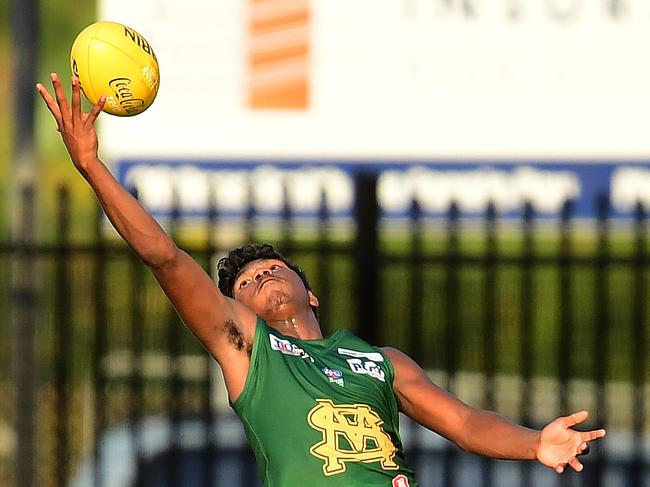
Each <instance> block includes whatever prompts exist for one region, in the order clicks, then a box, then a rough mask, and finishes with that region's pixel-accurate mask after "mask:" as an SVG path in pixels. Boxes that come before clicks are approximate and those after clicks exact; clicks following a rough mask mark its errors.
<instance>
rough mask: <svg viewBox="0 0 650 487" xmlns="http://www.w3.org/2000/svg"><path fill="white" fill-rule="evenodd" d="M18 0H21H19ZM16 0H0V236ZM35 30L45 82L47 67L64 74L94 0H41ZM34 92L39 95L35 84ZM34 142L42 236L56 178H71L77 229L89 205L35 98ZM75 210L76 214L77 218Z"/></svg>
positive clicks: (9, 144) (5, 205)
mask: <svg viewBox="0 0 650 487" xmlns="http://www.w3.org/2000/svg"><path fill="white" fill-rule="evenodd" d="M18 1H20V0H18ZM15 4H16V0H0V72H3V73H9V76H7V77H5V78H4V80H3V82H2V83H0V100H2V102H1V103H0V161H1V162H0V238H2V237H5V236H6V235H7V226H8V222H9V218H10V211H11V208H10V201H9V196H10V192H9V185H10V184H11V176H12V164H11V157H12V148H13V136H14V134H13V124H12V122H11V121H12V118H13V114H14V111H15V106H14V103H13V93H14V86H15V85H14V83H20V82H21V80H17V79H15V77H14V73H15V69H14V67H15V66H16V63H19V62H20V59H16V58H15V56H14V53H13V50H12V25H11V19H12V15H13V5H15ZM39 6H40V9H41V11H40V32H39V33H38V36H39V45H40V52H39V56H40V57H39V71H38V72H39V79H40V80H42V81H43V82H45V83H46V84H47V85H48V86H50V84H49V73H50V72H52V71H56V72H58V73H60V74H61V76H62V77H65V78H67V77H68V76H69V73H70V67H69V55H70V47H71V45H72V42H73V41H74V38H75V36H76V34H77V33H78V32H79V31H81V30H82V29H83V28H84V27H85V26H86V25H88V24H90V23H92V22H93V21H95V20H96V0H75V1H74V2H72V1H70V2H66V1H63V2H62V1H60V0H41V1H40V2H39ZM34 96H38V95H37V93H36V90H34ZM36 120H37V128H36V144H37V150H38V157H39V161H38V164H39V168H40V171H41V174H42V178H40V180H39V188H38V191H39V193H40V196H41V197H40V198H39V202H40V207H39V210H40V216H39V234H41V235H43V236H46V235H49V234H50V233H51V228H50V226H51V225H49V224H47V223H46V222H53V221H54V219H53V218H52V216H53V215H52V214H51V208H52V207H53V206H54V205H53V204H52V197H53V194H54V192H55V191H56V188H57V187H58V186H59V185H60V184H64V183H65V184H70V185H71V186H72V189H73V194H72V197H73V207H74V208H75V212H76V213H77V214H78V215H75V218H74V219H73V221H74V224H73V227H74V228H73V233H74V234H78V233H79V231H80V230H81V234H83V233H84V232H83V230H82V229H83V228H84V227H86V226H87V225H86V221H87V217H88V216H89V215H90V214H91V213H92V211H93V208H94V206H93V205H92V204H91V202H92V200H91V198H90V194H89V192H88V190H87V188H86V187H85V184H84V183H83V181H81V180H80V178H79V177H78V176H77V175H76V173H75V172H74V171H73V170H72V169H71V168H70V166H69V160H68V157H67V153H66V152H65V149H64V147H63V144H61V139H60V137H59V135H58V133H57V132H56V131H55V130H54V129H53V123H52V120H51V116H50V114H49V113H48V112H47V109H46V108H45V106H44V105H43V104H41V103H38V104H37V118H36ZM77 216H78V218H77Z"/></svg>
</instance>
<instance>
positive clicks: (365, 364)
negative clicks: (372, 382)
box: [348, 358, 386, 382]
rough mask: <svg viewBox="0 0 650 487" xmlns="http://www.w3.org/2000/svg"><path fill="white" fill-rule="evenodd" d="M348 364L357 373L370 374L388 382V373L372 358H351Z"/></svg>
mask: <svg viewBox="0 0 650 487" xmlns="http://www.w3.org/2000/svg"><path fill="white" fill-rule="evenodd" d="M348 365H350V370H351V371H352V372H354V373H355V374H363V375H369V376H370V377H374V378H375V379H378V380H380V381H382V382H386V374H384V371H383V370H381V367H379V366H378V365H377V364H376V363H374V362H373V361H371V360H366V361H364V360H361V359H359V358H349V359H348Z"/></svg>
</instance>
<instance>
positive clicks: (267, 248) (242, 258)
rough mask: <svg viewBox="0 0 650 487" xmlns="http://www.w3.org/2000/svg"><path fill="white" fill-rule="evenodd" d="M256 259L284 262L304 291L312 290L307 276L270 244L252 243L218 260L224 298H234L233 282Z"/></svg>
mask: <svg viewBox="0 0 650 487" xmlns="http://www.w3.org/2000/svg"><path fill="white" fill-rule="evenodd" d="M257 259H277V260H281V261H282V262H284V263H285V264H286V265H287V267H289V269H291V270H292V271H294V272H295V273H296V274H298V277H300V280H301V281H302V283H303V284H304V285H305V289H308V290H310V291H311V290H312V289H311V286H310V285H309V281H308V280H307V276H306V275H305V273H304V272H303V270H302V269H301V268H300V267H298V266H297V265H296V264H294V263H293V262H291V261H290V260H289V259H287V258H286V257H284V256H283V255H281V254H280V253H278V251H276V250H275V249H274V248H273V246H272V245H271V244H268V243H253V244H245V245H242V246H241V247H237V248H234V249H232V250H230V251H229V252H228V255H227V256H226V257H223V258H221V259H220V260H219V263H218V264H217V271H218V275H219V289H220V290H221V293H222V294H223V295H224V296H228V297H230V298H232V297H233V296H234V293H233V287H234V285H235V280H236V279H237V276H239V273H240V272H241V271H242V269H243V268H244V267H245V266H246V264H248V263H249V262H252V261H254V260H257ZM312 310H313V311H314V314H315V315H316V318H318V308H316V307H314V306H312Z"/></svg>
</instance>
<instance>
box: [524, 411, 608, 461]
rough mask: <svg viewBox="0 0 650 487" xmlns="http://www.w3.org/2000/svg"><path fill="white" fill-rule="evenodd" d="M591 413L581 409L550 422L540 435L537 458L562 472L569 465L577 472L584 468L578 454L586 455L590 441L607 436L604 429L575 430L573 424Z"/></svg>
mask: <svg viewBox="0 0 650 487" xmlns="http://www.w3.org/2000/svg"><path fill="white" fill-rule="evenodd" d="M588 415H589V413H587V411H580V412H577V413H573V414H572V415H570V416H564V417H561V418H557V419H556V420H555V421H553V422H552V423H549V424H548V425H547V426H546V427H545V428H544V429H543V430H542V433H541V435H540V437H539V442H538V445H537V452H536V454H537V459H538V460H539V461H540V462H541V463H543V464H544V465H546V466H547V467H550V468H552V469H554V470H555V471H556V472H557V473H562V472H564V470H565V469H566V466H567V465H569V466H570V467H571V468H573V470H575V471H576V472H580V471H582V469H583V465H582V463H580V461H579V460H578V455H584V454H586V453H588V451H589V442H590V441H593V440H597V439H598V438H602V437H603V436H605V430H604V429H598V430H593V431H575V430H574V429H572V426H575V425H577V424H579V423H582V422H583V421H584V420H585V419H587V416H588Z"/></svg>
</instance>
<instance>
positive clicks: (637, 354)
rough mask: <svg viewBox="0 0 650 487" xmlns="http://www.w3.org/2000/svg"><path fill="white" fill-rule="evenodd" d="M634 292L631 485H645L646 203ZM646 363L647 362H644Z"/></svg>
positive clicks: (637, 218) (638, 226)
mask: <svg viewBox="0 0 650 487" xmlns="http://www.w3.org/2000/svg"><path fill="white" fill-rule="evenodd" d="M634 236H635V239H634V240H635V245H634V247H635V248H634V260H633V262H634V264H633V280H634V296H633V302H632V306H633V308H632V336H633V341H632V356H633V364H634V365H633V366H632V384H633V386H634V397H633V405H634V406H633V407H634V416H633V420H632V431H633V435H634V448H633V451H634V456H633V459H632V469H631V472H630V477H631V479H630V485H639V486H640V485H643V482H644V479H645V458H644V451H645V448H644V427H645V418H646V403H645V394H644V389H645V384H646V380H648V377H647V370H648V367H647V364H648V362H649V361H650V357H648V356H647V355H646V354H647V350H648V348H647V346H648V336H647V318H646V317H647V311H648V310H647V307H648V305H647V293H648V285H647V280H646V272H647V255H646V246H647V238H646V212H645V209H644V207H643V204H641V203H638V204H637V206H636V210H635V212H634ZM644 364H646V365H644Z"/></svg>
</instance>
